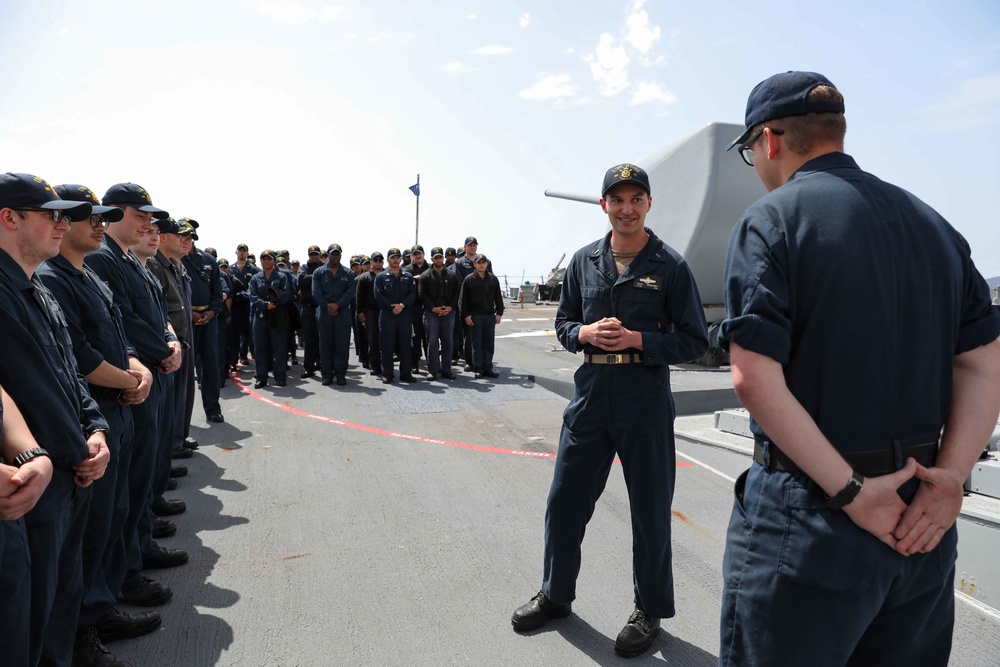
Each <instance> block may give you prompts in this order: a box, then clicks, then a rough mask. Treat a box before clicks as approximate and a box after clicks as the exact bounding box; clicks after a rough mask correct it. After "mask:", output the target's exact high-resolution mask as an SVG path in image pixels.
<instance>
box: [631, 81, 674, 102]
mask: <svg viewBox="0 0 1000 667" xmlns="http://www.w3.org/2000/svg"><path fill="white" fill-rule="evenodd" d="M676 101H677V96H676V95H674V94H673V93H671V92H670V91H669V90H667V89H666V88H664V87H663V86H661V85H660V84H658V83H650V82H646V81H640V82H639V83H638V84H637V85H636V87H635V90H634V91H633V92H632V99H631V100H629V105H631V106H635V105H637V104H642V103H644V102H663V103H664V104H673V103H674V102H676Z"/></svg>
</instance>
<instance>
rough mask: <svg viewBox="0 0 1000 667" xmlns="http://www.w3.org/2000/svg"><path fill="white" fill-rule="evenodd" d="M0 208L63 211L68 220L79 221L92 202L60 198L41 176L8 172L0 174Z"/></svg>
mask: <svg viewBox="0 0 1000 667" xmlns="http://www.w3.org/2000/svg"><path fill="white" fill-rule="evenodd" d="M0 208H13V209H24V208H41V209H45V210H47V211H63V212H64V213H65V214H66V215H67V216H69V219H70V220H72V221H73V222H79V221H80V220H86V219H87V218H89V217H90V212H91V211H92V210H93V204H92V203H91V202H89V201H75V200H67V199H62V198H61V197H60V196H59V194H58V193H57V192H56V190H55V188H53V187H52V186H51V185H49V184H48V183H47V182H46V181H45V179H44V178H42V177H41V176H33V175H31V174H15V173H11V172H8V173H6V174H4V175H2V176H0Z"/></svg>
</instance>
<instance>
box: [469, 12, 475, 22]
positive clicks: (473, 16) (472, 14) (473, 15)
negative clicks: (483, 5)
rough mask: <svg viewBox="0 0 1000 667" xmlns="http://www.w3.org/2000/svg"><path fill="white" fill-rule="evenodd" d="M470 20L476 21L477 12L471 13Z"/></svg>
mask: <svg viewBox="0 0 1000 667" xmlns="http://www.w3.org/2000/svg"><path fill="white" fill-rule="evenodd" d="M469 20H470V21H475V20H476V13H475V12H469Z"/></svg>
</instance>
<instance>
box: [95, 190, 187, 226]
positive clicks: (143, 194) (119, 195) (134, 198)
mask: <svg viewBox="0 0 1000 667" xmlns="http://www.w3.org/2000/svg"><path fill="white" fill-rule="evenodd" d="M101 203H102V204H104V205H105V206H110V205H114V204H118V205H120V206H131V207H132V208H137V209H139V210H140V211H142V212H143V213H152V214H153V217H154V218H156V219H157V220H163V219H165V218H168V217H170V214H169V213H167V212H166V211H164V210H163V209H162V208H156V207H155V206H153V200H152V198H151V197H150V196H149V193H148V192H147V191H146V189H145V188H144V187H142V186H141V185H136V184H135V183H115V184H114V185H112V186H111V187H110V188H108V191H107V192H105V193H104V199H102V200H101Z"/></svg>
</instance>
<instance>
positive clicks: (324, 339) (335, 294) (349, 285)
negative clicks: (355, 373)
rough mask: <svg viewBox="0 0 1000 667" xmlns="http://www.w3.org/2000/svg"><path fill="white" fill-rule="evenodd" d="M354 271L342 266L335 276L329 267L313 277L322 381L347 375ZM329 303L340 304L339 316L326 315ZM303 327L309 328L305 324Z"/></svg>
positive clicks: (323, 268)
mask: <svg viewBox="0 0 1000 667" xmlns="http://www.w3.org/2000/svg"><path fill="white" fill-rule="evenodd" d="M354 292H355V276H354V272H353V271H351V270H350V269H348V268H347V267H345V266H343V265H340V266H338V267H337V270H336V273H334V272H333V270H331V268H330V266H329V265H326V266H321V267H320V268H318V269H316V271H314V272H313V274H312V294H311V296H312V299H313V301H315V302H316V304H317V306H316V309H315V312H316V324H317V325H318V329H319V358H320V364H321V370H322V375H323V379H330V378H333V376H334V375H336V376H337V377H338V378H342V377H344V376H345V375H346V374H347V361H348V358H349V357H350V355H351V324H352V323H353V321H354V313H352V312H351V300H352V299H353V298H354ZM330 304H336V305H337V314H336V315H330V314H328V313H327V307H328V306H329V305H330ZM302 326H306V324H305V322H304V321H303V324H302Z"/></svg>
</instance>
